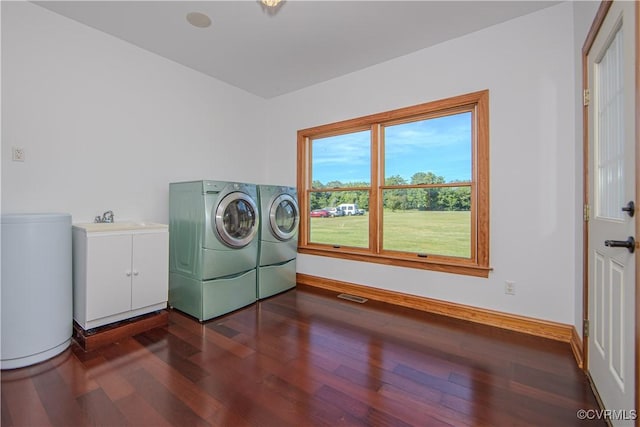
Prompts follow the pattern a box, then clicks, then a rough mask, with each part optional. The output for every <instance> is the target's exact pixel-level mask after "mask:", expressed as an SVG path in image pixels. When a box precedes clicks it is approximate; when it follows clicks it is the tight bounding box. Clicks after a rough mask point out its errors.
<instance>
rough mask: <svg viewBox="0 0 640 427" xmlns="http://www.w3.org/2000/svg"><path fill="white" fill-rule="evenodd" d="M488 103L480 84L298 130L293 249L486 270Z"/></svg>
mask: <svg viewBox="0 0 640 427" xmlns="http://www.w3.org/2000/svg"><path fill="white" fill-rule="evenodd" d="M488 108H489V92H488V91H481V92H475V93H471V94H467V95H462V96H457V97H454V98H449V99H445V100H439V101H434V102H430V103H427V104H421V105H416V106H412V107H407V108H402V109H399V110H394V111H388V112H384V113H380V114H375V115H372V116H366V117H361V118H357V119H352V120H347V121H343V122H339V123H333V124H328V125H323V126H318V127H314V128H310V129H304V130H300V131H298V192H299V204H300V210H301V212H302V214H301V221H300V233H299V251H300V252H301V253H309V254H314V255H325V256H332V257H339V258H345V259H353V260H358V261H368V262H378V263H383V264H387V265H399V266H405V267H415V268H423V269H429V270H437V271H445V272H452V273H459V274H467V275H473V276H480V277H487V276H488V273H489V271H490V267H489V111H488ZM347 207H348V208H347ZM312 211H313V212H314V213H313V214H311V212H312ZM325 213H326V215H325Z"/></svg>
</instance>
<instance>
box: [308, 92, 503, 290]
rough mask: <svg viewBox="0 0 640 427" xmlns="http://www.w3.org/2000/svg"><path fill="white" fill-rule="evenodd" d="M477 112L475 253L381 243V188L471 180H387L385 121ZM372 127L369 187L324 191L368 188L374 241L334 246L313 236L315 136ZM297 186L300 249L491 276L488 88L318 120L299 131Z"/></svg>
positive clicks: (473, 188)
mask: <svg viewBox="0 0 640 427" xmlns="http://www.w3.org/2000/svg"><path fill="white" fill-rule="evenodd" d="M467 111H470V112H472V124H473V126H472V148H471V150H472V168H471V169H472V174H471V183H470V186H471V218H472V224H471V257H470V258H456V257H446V256H437V255H429V256H427V257H423V256H418V254H416V253H413V252H398V251H389V250H383V248H382V232H383V230H382V227H383V225H382V213H383V204H382V203H380V200H382V192H383V190H386V189H393V188H403V189H404V188H433V187H447V186H466V185H468V184H462V185H460V184H436V185H433V184H422V185H403V186H399V187H396V186H386V185H384V170H383V169H384V168H383V164H384V162H383V160H384V159H383V158H384V146H383V145H384V141H383V140H382V136H381V135H382V127H383V126H388V125H395V124H399V123H403V122H411V121H416V120H421V119H427V118H436V117H440V116H444V115H450V114H456V113H459V112H467ZM368 129H370V130H371V184H370V187H362V188H360V187H345V188H336V189H323V190H322V191H327V192H330V191H344V190H349V191H355V190H363V191H368V192H369V206H370V209H369V247H368V248H356V247H334V246H332V245H327V244H319V243H312V242H310V241H309V232H310V217H309V215H308V213H309V212H310V194H311V189H312V187H311V185H312V182H311V179H312V173H311V164H312V163H311V162H312V158H311V141H312V139H314V138H320V137H327V136H334V135H340V134H344V133H350V132H356V131H361V130H368ZM297 144H298V146H297V174H298V175H297V186H298V204H299V205H300V212H302V213H305V214H302V215H300V228H299V234H298V252H300V253H303V254H310V255H320V256H328V257H334V258H341V259H348V260H354V261H364V262H373V263H379V264H385V265H392V266H401V267H410V268H420V269H425V270H433V271H440V272H447V273H455V274H463V275H469V276H476V277H485V278H486V277H488V276H489V272H490V271H491V267H490V266H489V91H488V90H483V91H479V92H473V93H469V94H465V95H460V96H455V97H452V98H447V99H443V100H437V101H432V102H428V103H425V104H420V105H415V106H411V107H406V108H400V109H397V110H392V111H387V112H383V113H378V114H373V115H369V116H364V117H359V118H356V119H350V120H345V121H341V122H337V123H331V124H327V125H321V126H316V127H312V128H308V129H302V130H299V131H298V143H297Z"/></svg>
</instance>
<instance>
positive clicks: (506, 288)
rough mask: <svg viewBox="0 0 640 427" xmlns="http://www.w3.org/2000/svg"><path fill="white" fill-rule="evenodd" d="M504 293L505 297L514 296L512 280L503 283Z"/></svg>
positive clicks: (514, 284) (514, 285) (514, 290)
mask: <svg viewBox="0 0 640 427" xmlns="http://www.w3.org/2000/svg"><path fill="white" fill-rule="evenodd" d="M504 293H505V294H507V295H515V294H516V282H514V281H513V280H507V281H505V282H504Z"/></svg>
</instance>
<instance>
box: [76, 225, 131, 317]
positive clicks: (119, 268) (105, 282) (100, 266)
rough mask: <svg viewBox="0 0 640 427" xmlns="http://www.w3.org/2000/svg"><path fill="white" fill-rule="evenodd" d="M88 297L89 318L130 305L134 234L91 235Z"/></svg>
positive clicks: (119, 311)
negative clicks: (132, 240)
mask: <svg viewBox="0 0 640 427" xmlns="http://www.w3.org/2000/svg"><path fill="white" fill-rule="evenodd" d="M86 298H87V300H86V301H87V320H88V321H89V320H95V319H100V318H102V317H106V316H111V315H113V314H117V313H122V312H125V311H129V310H130V309H131V235H115V236H104V235H103V236H92V237H89V239H88V244H87V297H86Z"/></svg>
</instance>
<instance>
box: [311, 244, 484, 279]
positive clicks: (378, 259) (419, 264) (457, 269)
mask: <svg viewBox="0 0 640 427" xmlns="http://www.w3.org/2000/svg"><path fill="white" fill-rule="evenodd" d="M298 253H301V254H306V255H317V256H326V257H332V258H340V259H346V260H351V261H362V262H372V263H376V264H384V265H391V266H396V267H407V268H418V269H421V270H431V271H438V272H441V273H453V274H462V275H465V276H474V277H483V278H487V277H489V273H490V272H491V271H492V270H493V268H491V267H482V266H479V265H477V264H472V263H468V264H465V263H462V262H460V263H451V262H443V261H434V260H428V259H409V258H406V257H399V256H397V257H395V256H390V255H372V254H370V253H364V252H356V251H352V252H349V251H345V249H334V248H315V247H298Z"/></svg>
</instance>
